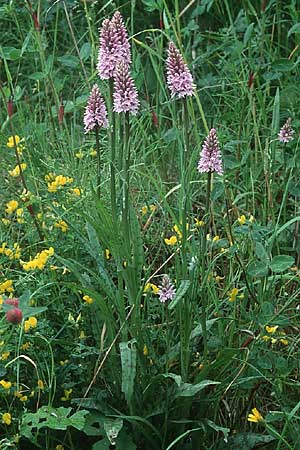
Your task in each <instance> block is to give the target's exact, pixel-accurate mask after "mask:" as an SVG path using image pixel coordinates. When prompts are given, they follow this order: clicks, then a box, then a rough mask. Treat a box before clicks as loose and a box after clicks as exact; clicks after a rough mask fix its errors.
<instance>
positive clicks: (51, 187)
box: [48, 175, 74, 192]
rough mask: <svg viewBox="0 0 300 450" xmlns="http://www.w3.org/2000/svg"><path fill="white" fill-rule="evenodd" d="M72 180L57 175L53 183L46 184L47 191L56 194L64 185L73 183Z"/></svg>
mask: <svg viewBox="0 0 300 450" xmlns="http://www.w3.org/2000/svg"><path fill="white" fill-rule="evenodd" d="M73 181H74V180H73V178H71V177H65V176H64V175H57V176H56V177H55V179H54V181H51V182H50V183H48V191H49V192H56V191H57V190H58V189H59V188H60V187H63V186H65V185H66V184H69V183H73Z"/></svg>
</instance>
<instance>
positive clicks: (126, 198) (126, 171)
mask: <svg viewBox="0 0 300 450" xmlns="http://www.w3.org/2000/svg"><path fill="white" fill-rule="evenodd" d="M129 135H130V125H129V113H128V112H127V113H125V117H124V157H125V166H124V182H123V209H122V220H123V226H124V236H125V242H126V245H127V246H128V250H129V246H130V224H129V184H130V157H131V151H130V145H129ZM128 254H130V252H128Z"/></svg>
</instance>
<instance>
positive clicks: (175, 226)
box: [172, 224, 182, 239]
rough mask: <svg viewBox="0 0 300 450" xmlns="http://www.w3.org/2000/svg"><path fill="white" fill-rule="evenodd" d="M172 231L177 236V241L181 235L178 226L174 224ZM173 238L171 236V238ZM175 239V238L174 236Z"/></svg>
mask: <svg viewBox="0 0 300 450" xmlns="http://www.w3.org/2000/svg"><path fill="white" fill-rule="evenodd" d="M173 230H174V231H175V233H176V234H177V236H178V237H179V239H181V238H182V233H181V231H180V229H179V228H178V226H177V225H176V224H175V225H174V227H173ZM172 237H173V236H172ZM175 237H176V236H175Z"/></svg>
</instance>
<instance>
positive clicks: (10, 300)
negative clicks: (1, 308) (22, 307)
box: [4, 298, 19, 308]
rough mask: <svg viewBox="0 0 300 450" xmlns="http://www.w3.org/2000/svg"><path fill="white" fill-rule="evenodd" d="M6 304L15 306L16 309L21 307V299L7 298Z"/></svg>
mask: <svg viewBox="0 0 300 450" xmlns="http://www.w3.org/2000/svg"><path fill="white" fill-rule="evenodd" d="M4 304H5V305H11V306H14V307H15V308H18V307H19V299H18V298H7V299H6V300H4Z"/></svg>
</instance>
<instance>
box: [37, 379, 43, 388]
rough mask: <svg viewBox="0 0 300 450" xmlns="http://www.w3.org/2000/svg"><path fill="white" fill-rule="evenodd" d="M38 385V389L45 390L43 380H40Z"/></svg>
mask: <svg viewBox="0 0 300 450" xmlns="http://www.w3.org/2000/svg"><path fill="white" fill-rule="evenodd" d="M37 385H38V388H39V389H41V390H43V389H44V383H43V381H42V380H38V382H37Z"/></svg>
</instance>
